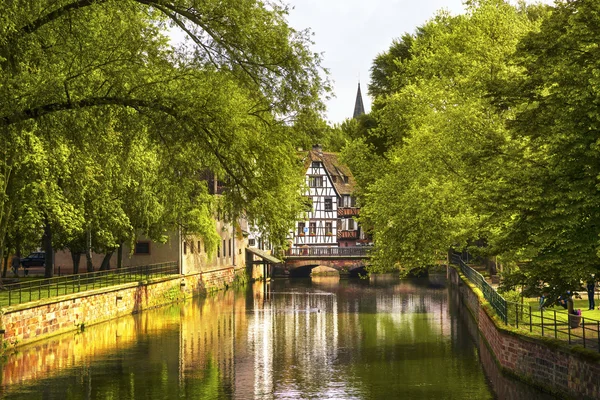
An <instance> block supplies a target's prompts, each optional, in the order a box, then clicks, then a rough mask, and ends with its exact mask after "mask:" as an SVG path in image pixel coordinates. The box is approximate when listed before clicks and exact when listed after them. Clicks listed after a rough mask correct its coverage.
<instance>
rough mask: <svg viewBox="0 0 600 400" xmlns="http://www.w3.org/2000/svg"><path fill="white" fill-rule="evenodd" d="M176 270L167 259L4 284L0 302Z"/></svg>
mask: <svg viewBox="0 0 600 400" xmlns="http://www.w3.org/2000/svg"><path fill="white" fill-rule="evenodd" d="M178 273H179V269H178V267H177V263H176V262H169V263H162V264H153V265H145V266H139V267H129V268H119V269H113V270H108V271H99V272H90V273H86V274H77V275H68V276H61V277H57V278H48V279H38V280H35V281H28V282H21V283H14V284H10V285H4V290H2V291H0V305H1V306H7V305H8V306H11V305H15V304H21V303H27V302H30V301H36V300H41V299H45V298H50V297H56V296H63V295H66V294H72V293H78V292H84V291H86V290H93V289H101V288H104V287H110V286H115V285H120V284H123V283H129V282H138V281H141V280H146V279H152V278H156V277H160V276H168V275H174V274H178Z"/></svg>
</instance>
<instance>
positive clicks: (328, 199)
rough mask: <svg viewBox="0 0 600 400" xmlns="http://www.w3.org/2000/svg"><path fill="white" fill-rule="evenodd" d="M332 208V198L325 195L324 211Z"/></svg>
mask: <svg viewBox="0 0 600 400" xmlns="http://www.w3.org/2000/svg"><path fill="white" fill-rule="evenodd" d="M331 210H333V200H332V199H331V197H325V211H331Z"/></svg>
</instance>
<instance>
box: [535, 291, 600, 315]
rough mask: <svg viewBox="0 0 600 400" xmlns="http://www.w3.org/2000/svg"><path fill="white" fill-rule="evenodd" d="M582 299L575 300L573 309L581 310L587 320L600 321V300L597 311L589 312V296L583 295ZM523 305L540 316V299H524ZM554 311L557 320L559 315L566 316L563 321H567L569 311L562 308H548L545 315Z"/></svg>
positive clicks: (597, 301)
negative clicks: (529, 307) (599, 308)
mask: <svg viewBox="0 0 600 400" xmlns="http://www.w3.org/2000/svg"><path fill="white" fill-rule="evenodd" d="M581 297H582V299H581V300H578V299H575V300H573V309H575V310H577V309H579V310H581V315H582V316H583V317H585V318H591V319H595V320H599V321H600V310H598V307H599V306H600V300H598V299H596V309H595V310H588V306H589V302H588V299H587V295H582V296H581ZM523 304H525V305H529V306H531V311H532V312H533V314H535V313H536V312H537V314H538V315H539V313H540V312H539V303H538V299H531V298H526V299H524V301H523ZM553 311H556V314H557V318H558V314H559V313H560V314H564V318H563V319H564V320H565V321H566V318H567V317H566V314H567V310H565V309H564V308H562V307H561V306H553V307H548V308H546V309H544V314H546V313H549V312H550V313H553Z"/></svg>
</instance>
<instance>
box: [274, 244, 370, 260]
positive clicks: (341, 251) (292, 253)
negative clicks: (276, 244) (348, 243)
mask: <svg viewBox="0 0 600 400" xmlns="http://www.w3.org/2000/svg"><path fill="white" fill-rule="evenodd" d="M370 250H371V246H361V247H306V248H302V247H294V248H292V249H289V250H288V251H287V254H286V256H288V257H368V255H369V251H370Z"/></svg>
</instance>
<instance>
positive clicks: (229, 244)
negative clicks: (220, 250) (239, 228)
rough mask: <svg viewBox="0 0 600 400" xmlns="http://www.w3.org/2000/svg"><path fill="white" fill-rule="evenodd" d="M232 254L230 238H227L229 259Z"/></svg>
mask: <svg viewBox="0 0 600 400" xmlns="http://www.w3.org/2000/svg"><path fill="white" fill-rule="evenodd" d="M232 254H233V253H231V238H229V257H231V255H232Z"/></svg>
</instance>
